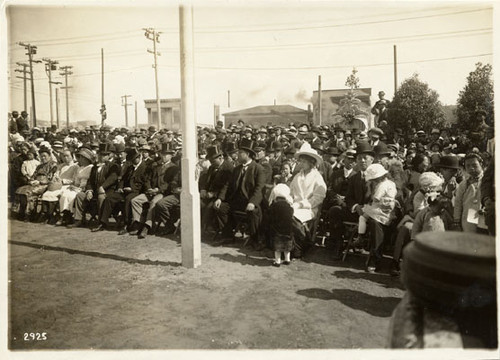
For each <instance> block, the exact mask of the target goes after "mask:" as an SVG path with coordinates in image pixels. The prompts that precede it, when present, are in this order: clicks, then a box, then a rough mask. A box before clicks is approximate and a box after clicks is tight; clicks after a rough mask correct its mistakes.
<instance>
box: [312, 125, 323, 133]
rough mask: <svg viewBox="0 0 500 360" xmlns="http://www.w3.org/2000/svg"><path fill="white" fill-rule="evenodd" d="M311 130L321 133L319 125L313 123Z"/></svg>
mask: <svg viewBox="0 0 500 360" xmlns="http://www.w3.org/2000/svg"><path fill="white" fill-rule="evenodd" d="M311 132H315V133H318V134H319V133H321V129H320V128H319V126H318V125H313V127H312V128H311Z"/></svg>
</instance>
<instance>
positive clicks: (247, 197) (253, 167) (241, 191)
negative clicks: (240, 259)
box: [214, 138, 265, 250]
mask: <svg viewBox="0 0 500 360" xmlns="http://www.w3.org/2000/svg"><path fill="white" fill-rule="evenodd" d="M254 147H255V146H254V142H253V141H252V140H250V139H248V138H242V139H241V140H240V144H239V150H238V162H239V165H238V166H236V167H235V168H234V170H233V173H232V175H231V180H230V181H229V187H228V191H227V196H226V199H225V201H222V200H221V199H217V200H216V201H215V203H214V209H215V214H216V218H217V221H218V223H219V224H224V223H225V224H226V226H225V227H224V229H223V230H222V237H223V238H225V240H226V241H224V242H232V241H233V239H232V229H233V228H234V226H235V224H236V221H235V218H234V216H233V215H234V213H235V212H236V211H238V212H245V213H246V216H247V220H248V227H249V232H250V241H251V243H252V245H253V246H254V247H255V248H256V249H257V250H261V249H263V248H264V245H263V241H262V240H261V239H259V227H260V223H261V221H262V210H261V207H260V204H261V201H262V191H263V188H264V184H265V174H264V170H263V168H262V166H261V165H259V164H257V163H256V162H255V161H254V159H255V156H256V154H255V151H254Z"/></svg>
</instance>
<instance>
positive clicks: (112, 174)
mask: <svg viewBox="0 0 500 360" xmlns="http://www.w3.org/2000/svg"><path fill="white" fill-rule="evenodd" d="M113 149H114V146H113V144H112V143H109V142H106V143H100V144H99V150H98V152H97V163H96V164H95V166H94V167H93V168H92V170H91V172H90V177H89V181H88V182H87V185H86V187H85V190H84V191H82V192H79V193H78V194H77V195H76V198H75V222H74V223H73V224H72V225H71V227H80V226H82V224H83V222H84V220H85V219H83V214H84V213H85V212H86V211H87V209H88V208H89V205H90V201H91V200H92V199H96V201H97V212H98V215H99V213H100V210H101V207H102V203H103V202H104V199H105V198H106V197H107V196H109V195H110V194H111V193H113V192H114V191H115V188H116V185H117V183H118V176H119V174H120V167H119V166H118V164H116V163H115V162H114V161H112V159H111V157H110V155H111V152H112V151H113Z"/></svg>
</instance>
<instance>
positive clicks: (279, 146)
mask: <svg viewBox="0 0 500 360" xmlns="http://www.w3.org/2000/svg"><path fill="white" fill-rule="evenodd" d="M282 149H283V145H282V144H281V142H279V141H273V142H272V143H271V144H269V148H268V151H280V150H282Z"/></svg>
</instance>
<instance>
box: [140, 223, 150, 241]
mask: <svg viewBox="0 0 500 360" xmlns="http://www.w3.org/2000/svg"><path fill="white" fill-rule="evenodd" d="M148 228H149V227H148V226H144V227H143V228H142V229H141V231H139V234H138V235H137V238H139V239H145V238H146V235H147V234H148Z"/></svg>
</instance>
